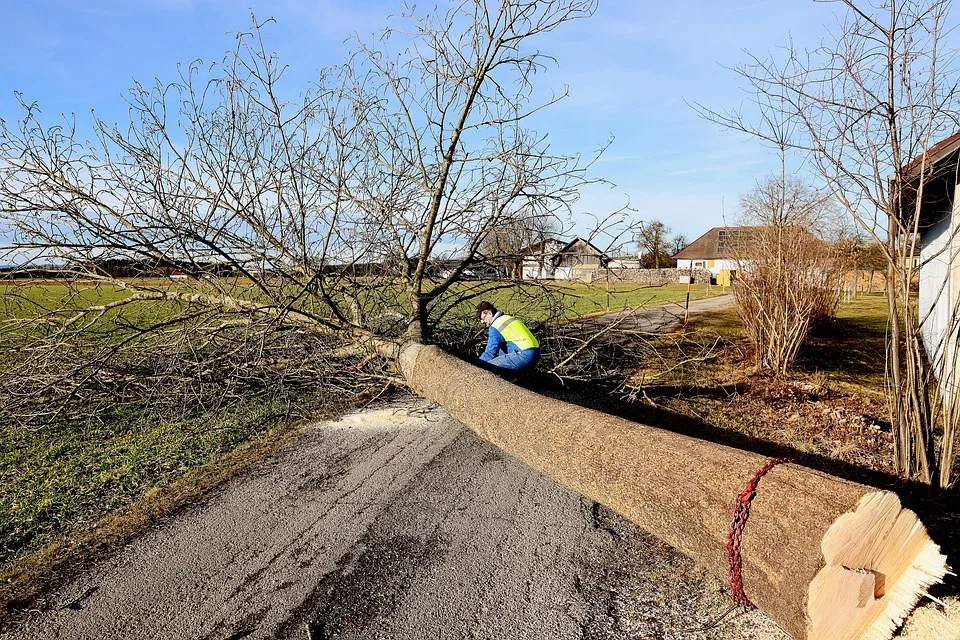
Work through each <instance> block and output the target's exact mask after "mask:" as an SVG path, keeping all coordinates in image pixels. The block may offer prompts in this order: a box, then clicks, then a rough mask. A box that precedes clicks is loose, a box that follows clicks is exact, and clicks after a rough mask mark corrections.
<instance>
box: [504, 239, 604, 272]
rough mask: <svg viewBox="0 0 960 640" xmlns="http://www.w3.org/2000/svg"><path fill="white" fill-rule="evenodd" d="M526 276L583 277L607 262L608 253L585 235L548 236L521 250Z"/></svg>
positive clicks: (522, 268) (522, 269) (523, 270)
mask: <svg viewBox="0 0 960 640" xmlns="http://www.w3.org/2000/svg"><path fill="white" fill-rule="evenodd" d="M520 254H521V256H522V267H521V274H522V277H523V279H524V280H547V279H556V280H580V279H587V278H588V276H589V275H590V274H592V272H594V271H596V270H597V269H599V268H600V267H603V266H606V264H607V262H608V258H607V256H606V255H605V254H604V253H603V252H602V251H600V250H599V249H597V248H596V247H595V246H593V245H592V244H591V243H590V242H588V241H587V240H584V239H583V238H574V239H573V240H570V241H569V242H567V241H564V240H560V239H556V238H548V239H546V240H543V241H541V242H538V243H536V244H532V245H530V246H529V247H526V248H524V249H522V250H521V251H520Z"/></svg>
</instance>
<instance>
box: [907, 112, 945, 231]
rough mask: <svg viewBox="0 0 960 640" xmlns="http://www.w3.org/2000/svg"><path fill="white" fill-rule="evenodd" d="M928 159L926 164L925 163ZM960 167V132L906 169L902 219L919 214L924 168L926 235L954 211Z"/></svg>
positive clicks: (922, 227)
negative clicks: (940, 220) (929, 229)
mask: <svg viewBox="0 0 960 640" xmlns="http://www.w3.org/2000/svg"><path fill="white" fill-rule="evenodd" d="M924 159H925V160H924ZM958 165H960V131H958V132H957V133H954V134H953V135H952V136H948V137H946V138H944V139H943V140H941V141H940V142H938V143H936V144H935V145H933V146H932V147H930V148H929V149H927V150H926V153H925V154H924V153H921V154H920V155H918V156H917V157H916V158H914V159H913V160H911V161H910V162H908V163H907V164H905V165H904V166H903V176H904V181H905V183H904V185H903V193H902V195H901V199H900V215H901V218H904V219H910V218H912V217H913V213H914V212H915V211H917V196H918V192H919V191H920V184H919V183H920V177H921V175H920V169H921V167H923V185H922V188H923V191H922V202H921V203H920V207H919V214H920V215H919V217H920V220H919V225H920V230H921V233H923V232H924V231H925V230H926V229H927V228H929V227H930V226H931V225H933V224H935V223H936V222H937V221H938V220H939V219H941V218H942V217H943V216H944V215H946V214H947V213H949V212H950V211H952V209H953V196H954V189H955V188H956V184H957V168H958Z"/></svg>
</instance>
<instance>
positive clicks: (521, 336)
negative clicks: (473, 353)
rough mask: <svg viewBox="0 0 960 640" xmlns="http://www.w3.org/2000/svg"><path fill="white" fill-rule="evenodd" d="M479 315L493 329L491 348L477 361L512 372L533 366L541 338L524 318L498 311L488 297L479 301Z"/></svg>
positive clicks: (494, 368)
mask: <svg viewBox="0 0 960 640" xmlns="http://www.w3.org/2000/svg"><path fill="white" fill-rule="evenodd" d="M477 317H478V318H480V321H481V322H483V324H485V325H487V326H488V327H490V329H489V331H488V333H487V348H486V349H485V350H484V352H483V353H482V354H481V355H480V358H479V359H477V360H476V361H474V364H475V365H477V366H478V367H483V368H484V369H487V370H488V371H493V372H494V373H499V374H501V375H509V374H515V373H519V372H521V371H526V370H527V369H532V368H533V367H534V366H535V365H536V364H537V361H539V360H540V342H539V341H538V340H537V338H536V337H535V336H534V335H533V334H532V333H530V329H527V325H525V324H523V321H521V320H520V318H515V317H513V316H508V315H506V314H505V313H503V312H500V311H497V308H496V307H494V306H493V305H492V304H490V303H489V302H487V301H486V300H484V301H483V302H481V303H480V304H478V305H477Z"/></svg>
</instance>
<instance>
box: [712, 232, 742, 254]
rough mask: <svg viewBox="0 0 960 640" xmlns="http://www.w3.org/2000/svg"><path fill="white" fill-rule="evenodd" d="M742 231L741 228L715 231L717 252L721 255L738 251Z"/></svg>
mask: <svg viewBox="0 0 960 640" xmlns="http://www.w3.org/2000/svg"><path fill="white" fill-rule="evenodd" d="M742 231H743V230H742V229H720V231H718V232H717V253H718V254H719V255H721V256H723V255H724V254H731V253H736V252H737V251H739V250H740V245H741V242H742V240H743V233H742Z"/></svg>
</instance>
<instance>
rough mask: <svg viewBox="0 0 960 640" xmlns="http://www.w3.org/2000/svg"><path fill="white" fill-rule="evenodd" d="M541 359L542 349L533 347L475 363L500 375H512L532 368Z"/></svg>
mask: <svg viewBox="0 0 960 640" xmlns="http://www.w3.org/2000/svg"><path fill="white" fill-rule="evenodd" d="M539 361H540V349H538V348H533V349H524V350H523V351H513V352H511V353H506V354H503V355H499V356H497V357H496V358H491V359H490V360H487V361H483V360H476V361H474V363H473V364H475V365H477V366H478V367H481V368H483V369H486V370H487V371H493V372H494V373H496V374H499V375H510V374H516V373H520V372H521V371H526V370H527V369H532V368H533V367H535V366H536V364H537V362H539Z"/></svg>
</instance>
